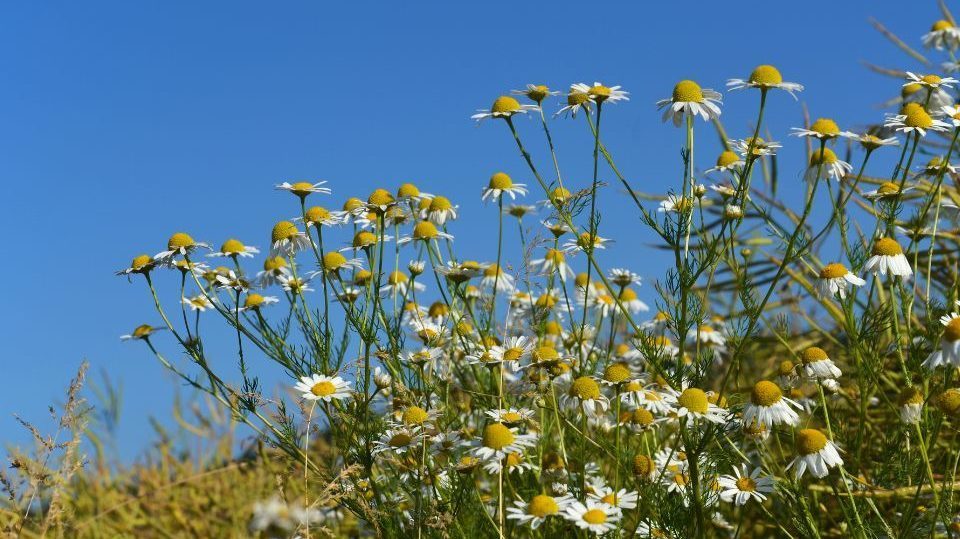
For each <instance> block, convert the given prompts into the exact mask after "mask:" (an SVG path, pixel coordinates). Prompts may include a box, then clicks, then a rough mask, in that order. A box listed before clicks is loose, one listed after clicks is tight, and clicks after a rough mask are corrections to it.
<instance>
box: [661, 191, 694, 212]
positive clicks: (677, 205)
mask: <svg viewBox="0 0 960 539" xmlns="http://www.w3.org/2000/svg"><path fill="white" fill-rule="evenodd" d="M694 204H697V201H696V200H691V199H690V197H686V196H678V195H673V194H671V195H667V198H666V199H664V200H662V201H660V206H659V207H658V208H657V211H658V212H663V213H688V212H691V211H693V207H694Z"/></svg>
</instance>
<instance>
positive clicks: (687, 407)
mask: <svg viewBox="0 0 960 539" xmlns="http://www.w3.org/2000/svg"><path fill="white" fill-rule="evenodd" d="M674 412H675V413H676V414H677V417H691V418H693V419H702V420H704V421H710V422H713V423H720V424H722V423H725V422H726V415H727V412H726V410H724V409H723V408H720V407H719V406H717V405H716V404H713V403H712V402H710V400H709V397H708V396H707V394H706V393H705V392H704V391H703V390H702V389H698V388H695V387H688V388H686V389H684V390H683V391H682V392H681V393H679V394H677V395H676V397H675V401H674Z"/></svg>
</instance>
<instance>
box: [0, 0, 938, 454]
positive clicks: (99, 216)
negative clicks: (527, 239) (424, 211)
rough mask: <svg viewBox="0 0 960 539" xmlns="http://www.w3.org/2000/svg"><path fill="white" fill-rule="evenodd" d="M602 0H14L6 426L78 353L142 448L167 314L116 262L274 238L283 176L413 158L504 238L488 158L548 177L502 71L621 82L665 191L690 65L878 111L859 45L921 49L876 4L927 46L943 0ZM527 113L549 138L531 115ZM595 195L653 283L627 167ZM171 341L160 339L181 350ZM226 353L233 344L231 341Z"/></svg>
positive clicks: (337, 189) (614, 135)
mask: <svg viewBox="0 0 960 539" xmlns="http://www.w3.org/2000/svg"><path fill="white" fill-rule="evenodd" d="M591 6H593V7H588V5H587V4H584V3H583V2H578V3H569V4H566V3H537V2H485V3H483V4H482V5H481V4H478V5H476V6H474V7H468V6H467V4H465V3H460V2H442V3H441V2H432V3H413V2H402V3H398V2H389V3H387V2H384V3H381V4H375V3H369V2H274V3H269V4H267V3H263V2H120V1H116V2H97V1H93V2H6V3H4V4H3V6H0V20H3V21H4V25H3V26H4V31H3V32H0V51H2V52H0V80H2V83H0V118H2V122H0V171H2V178H3V180H2V185H3V188H2V189H3V201H4V202H5V204H4V208H3V211H2V212H0V220H2V226H0V230H2V231H3V232H2V233H3V238H4V242H3V244H4V245H5V246H6V252H7V263H5V264H2V265H0V268H2V269H0V276H2V282H3V283H4V284H5V285H6V286H5V291H4V294H3V295H4V297H5V298H6V299H7V301H6V302H5V308H4V309H3V311H2V314H0V331H2V337H3V342H4V356H3V365H4V376H3V379H4V381H5V384H4V390H3V391H0V440H9V441H23V440H24V436H23V435H22V433H21V432H20V429H19V427H18V426H17V425H16V423H15V422H14V420H13V417H12V414H13V413H14V412H17V413H21V414H22V415H24V416H25V417H26V418H28V419H32V420H43V418H45V417H46V412H45V410H46V406H47V404H48V403H51V402H55V401H56V400H58V399H59V398H61V396H62V394H63V389H64V388H65V386H66V384H67V382H68V380H69V378H70V377H71V376H72V374H73V373H74V371H75V369H76V367H77V365H78V364H79V363H80V361H81V360H82V359H87V360H89V361H90V362H91V364H92V367H93V370H94V371H96V370H100V369H103V370H105V371H107V372H109V373H110V376H111V377H112V378H113V379H114V380H119V381H122V383H123V385H124V387H125V407H124V411H123V416H122V420H121V425H120V438H121V451H122V453H123V454H124V455H127V456H131V455H135V454H136V453H137V451H138V450H139V448H141V447H143V446H144V444H145V443H146V442H147V441H148V438H147V435H148V433H149V427H148V423H147V417H148V416H150V415H152V414H156V415H164V414H165V413H166V412H167V410H168V409H169V404H170V402H171V399H172V395H173V393H174V389H175V384H174V383H173V382H172V381H170V380H169V378H168V377H167V376H165V374H164V372H163V370H162V369H161V367H160V366H159V365H158V364H157V363H156V362H155V361H154V360H153V359H152V357H151V356H150V355H149V352H148V351H147V350H146V348H145V347H143V346H142V345H140V344H139V343H121V342H120V341H119V340H118V337H119V336H120V335H121V334H124V333H128V332H129V331H130V330H131V329H132V328H133V327H134V326H136V325H137V324H140V323H143V322H154V323H157V322H159V320H158V319H157V317H156V316H155V315H154V314H153V311H152V307H151V304H150V302H149V296H147V295H146V290H145V288H144V286H143V284H142V283H141V282H139V281H140V280H139V279H138V280H137V282H136V283H135V284H132V285H130V284H127V283H126V281H125V280H124V279H122V278H118V277H115V276H114V275H113V272H114V271H115V270H117V269H119V268H121V267H124V265H126V264H128V263H129V259H130V258H131V257H132V256H133V255H136V254H139V253H141V252H149V253H155V252H157V251H159V250H161V249H162V247H163V245H164V242H165V239H166V237H167V236H168V235H169V234H170V233H171V232H174V231H177V230H185V231H189V232H190V233H191V234H193V235H194V236H195V237H197V238H198V239H202V240H206V241H210V242H213V243H215V244H219V243H220V242H221V241H223V240H224V239H226V238H227V237H229V236H235V237H237V238H240V239H242V240H244V241H245V242H247V243H248V244H252V245H257V246H259V247H261V248H265V247H267V238H268V234H269V227H270V226H271V225H272V223H273V222H274V221H276V220H278V219H280V218H286V217H290V216H292V215H293V214H294V213H295V211H296V210H295V207H294V201H293V200H292V199H291V197H289V196H284V195H283V194H282V193H277V192H274V191H273V190H272V185H273V184H275V183H279V182H280V181H283V180H288V179H298V178H322V179H326V180H329V181H330V186H331V187H333V189H334V195H333V197H330V198H329V199H328V200H325V201H324V202H325V203H328V204H330V205H333V206H338V205H339V204H340V203H342V201H343V200H344V198H345V197H347V196H350V195H360V196H364V197H365V196H366V194H367V193H369V191H371V190H372V189H373V188H375V187H379V186H386V187H390V188H393V187H395V186H396V185H397V184H399V183H400V182H402V181H415V182H417V183H418V184H419V185H420V186H421V188H422V189H424V190H426V191H430V192H434V193H441V194H445V195H448V196H450V197H451V198H453V199H455V200H456V201H457V202H459V203H460V205H461V210H462V211H463V214H464V215H463V218H462V220H461V221H459V222H457V223H455V224H454V225H453V227H452V232H453V233H454V234H456V235H457V241H458V243H459V244H460V248H461V249H467V250H469V251H470V252H474V253H476V254H475V255H474V256H475V257H476V258H486V259H490V258H492V257H493V254H494V247H495V245H494V244H493V243H492V242H491V241H490V239H489V238H490V236H489V234H488V231H489V230H490V229H489V228H487V226H489V225H492V224H493V223H494V220H493V219H494V217H493V215H494V214H495V211H494V210H493V209H492V208H490V207H489V206H487V207H484V206H483V205H481V203H480V200H479V194H480V189H481V187H482V186H483V185H484V183H485V181H486V179H487V178H488V177H489V175H490V174H491V173H492V172H494V171H496V170H504V171H506V172H508V173H511V174H513V175H514V177H515V179H517V180H518V181H526V182H527V183H533V182H532V178H530V177H529V174H527V173H526V169H525V168H524V166H523V163H522V161H521V160H520V158H519V156H518V155H517V153H516V151H515V148H514V147H513V143H512V141H511V140H510V139H509V138H508V134H507V132H506V130H505V128H504V127H503V126H502V125H500V123H499V122H498V123H490V124H488V125H482V126H480V127H479V128H478V127H477V126H475V125H474V123H473V122H472V121H470V120H469V116H470V114H471V113H472V112H473V111H474V109H476V108H480V107H486V106H489V104H490V102H491V101H492V99H493V98H494V97H496V96H497V95H498V94H499V93H503V92H505V91H507V90H509V89H511V88H521V87H522V86H523V85H524V84H525V83H527V82H536V83H546V84H549V85H551V86H552V87H555V88H558V89H562V88H564V87H566V86H567V85H569V84H570V83H572V82H579V81H583V82H592V81H594V80H600V81H603V82H605V83H607V84H620V85H623V86H624V88H625V89H627V90H628V91H630V92H631V101H629V102H628V103H626V104H618V105H616V106H613V107H610V108H609V110H610V113H609V115H607V114H605V119H604V133H605V139H606V140H607V141H608V145H609V146H610V147H611V149H612V150H613V151H614V153H615V155H616V156H617V158H618V161H619V164H620V165H621V168H622V169H623V170H625V171H626V172H627V173H628V175H629V176H630V178H631V180H632V181H633V182H634V184H635V185H636V186H637V187H638V188H640V189H642V190H646V191H650V192H663V191H665V190H666V189H667V188H669V187H671V186H673V185H675V184H676V182H677V178H678V177H679V174H680V165H679V153H678V152H679V148H680V146H681V144H682V133H681V131H680V130H677V129H674V128H673V127H672V126H669V125H664V124H661V123H660V120H659V113H658V112H657V111H656V109H655V107H654V102H655V101H656V100H657V99H660V98H663V97H667V96H668V95H669V93H670V90H671V88H672V86H673V84H674V83H675V82H676V81H677V80H680V79H683V78H694V79H696V80H698V81H700V82H701V84H703V85H704V86H707V87H713V88H716V89H722V88H723V84H724V81H725V80H726V79H727V78H730V77H746V76H747V75H748V74H749V71H750V69H751V68H752V67H753V66H754V65H756V64H759V63H774V64H776V65H778V66H779V67H780V68H781V70H782V71H783V73H784V76H785V78H786V79H787V80H790V81H796V82H801V83H803V84H805V85H806V86H807V91H805V92H804V93H803V94H802V100H803V101H804V102H806V103H807V104H808V105H809V107H810V109H811V114H812V115H814V116H832V117H835V118H837V119H838V120H839V121H841V123H842V124H843V126H844V127H853V126H856V125H857V124H862V123H864V122H867V121H876V119H878V118H879V117H880V115H881V111H879V110H878V109H876V107H875V105H877V104H879V103H880V102H882V101H883V100H885V99H886V98H888V97H890V96H891V95H893V94H895V93H896V92H897V91H898V84H897V83H896V82H894V81H890V80H889V79H884V78H883V77H880V76H877V75H874V74H871V73H869V72H868V71H867V70H866V69H865V68H864V67H863V66H862V65H861V64H860V61H861V60H872V61H875V62H877V63H879V64H883V65H890V66H900V67H914V66H915V64H912V63H909V62H907V58H906V57H905V56H904V55H903V54H902V53H900V52H899V51H898V50H896V49H895V48H894V47H893V45H891V44H890V43H889V42H887V41H886V40H884V39H883V38H882V37H881V36H880V35H879V34H878V33H876V32H875V31H874V30H873V29H872V28H871V27H870V26H869V25H868V23H867V17H868V16H869V15H873V16H875V17H877V18H878V19H880V20H881V21H883V22H884V23H886V24H887V25H888V26H889V27H890V28H891V29H893V30H894V31H895V32H897V33H899V34H900V35H901V36H902V37H904V38H905V39H907V40H909V41H910V42H911V43H912V44H913V43H917V44H918V41H919V36H920V35H922V34H923V33H924V32H926V31H927V29H928V28H929V26H930V24H931V23H932V22H933V21H934V20H935V19H937V18H939V13H938V11H937V7H936V4H935V2H933V1H932V0H931V1H929V2H919V3H917V5H915V6H911V8H910V9H904V8H903V4H902V3H893V2H889V3H880V2H866V1H850V2H837V1H835V0H833V1H825V0H815V1H814V0H811V1H808V2H804V3H796V2H786V3H779V2H769V1H763V2H760V1H742V2H734V1H731V2H706V1H704V2H683V3H679V4H677V3H670V2H657V3H654V2H623V3H615V2H610V3H603V4H592V5H591ZM683 21H686V22H683ZM755 99H756V94H753V93H738V94H726V95H725V114H724V118H725V120H726V123H727V126H728V128H729V129H730V130H731V132H732V133H731V134H740V135H741V136H742V135H743V132H744V131H745V128H746V126H747V125H748V123H749V121H750V118H752V117H753V115H754V114H755V107H756V104H755ZM558 106H559V105H557V104H556V103H551V104H550V105H549V109H548V110H555V108H557V107H558ZM770 111H771V112H770V115H769V116H768V119H769V121H770V124H769V125H770V126H771V129H772V130H773V131H774V132H775V133H776V134H777V135H776V136H777V138H779V139H780V140H782V141H784V142H785V143H786V145H787V150H788V151H786V152H785V153H790V154H792V155H793V156H794V157H793V159H794V160H793V161H790V160H789V159H786V160H785V161H784V164H785V169H784V172H783V178H784V181H789V180H792V179H796V180H797V181H798V182H799V181H800V180H799V175H800V172H798V168H797V167H798V166H800V165H799V161H798V159H797V157H796V156H798V155H800V154H801V153H802V150H801V148H802V146H801V144H802V143H801V142H799V141H798V140H796V139H792V138H791V139H790V140H788V139H787V137H786V130H787V128H788V127H789V126H796V125H800V124H801V108H800V105H798V104H797V103H795V102H794V101H793V100H792V99H790V98H789V97H788V96H786V95H785V94H779V95H776V96H774V98H773V99H772V102H771V109H770ZM519 123H520V128H521V130H522V131H523V132H524V133H525V134H526V135H527V137H528V140H529V142H530V144H531V146H533V147H534V148H535V150H536V152H537V154H538V155H537V156H538V157H539V158H543V157H544V155H543V152H542V145H541V142H540V138H539V136H538V135H539V134H538V133H537V130H536V124H534V123H530V122H524V121H521V122H519ZM555 130H556V132H557V137H558V144H559V146H560V151H561V154H562V156H563V157H562V159H563V163H562V164H563V166H564V168H565V173H566V176H567V177H568V178H571V179H573V180H572V181H574V182H577V181H578V180H584V181H583V182H581V185H585V184H586V181H585V180H586V179H587V178H589V170H590V169H589V166H590V148H589V136H588V134H587V131H586V126H585V125H584V124H583V121H582V120H581V119H580V118H578V119H577V121H575V122H574V121H569V120H568V121H564V122H559V123H558V125H557V126H556V127H555ZM700 133H701V135H699V139H698V140H703V141H707V142H708V143H709V145H708V146H707V148H708V149H705V150H703V151H701V152H700V153H699V157H700V158H699V159H698V163H697V164H698V166H700V167H701V168H706V167H708V166H711V165H712V163H710V161H711V160H712V159H713V156H714V155H715V148H716V144H715V137H714V136H713V134H712V133H709V134H708V132H707V130H706V129H701V130H700ZM701 148H703V146H701ZM791 165H792V166H791ZM883 170H886V168H884V169H883ZM606 176H609V174H606ZM605 179H610V178H605ZM603 196H604V200H605V205H604V206H603V207H604V208H617V209H618V211H607V212H605V214H604V223H603V225H602V227H603V229H604V230H605V231H606V234H605V235H607V236H611V235H612V236H615V237H617V238H619V239H620V243H619V244H618V245H617V246H616V247H615V248H614V249H613V250H612V252H611V253H610V254H609V255H608V256H609V258H608V259H607V261H606V262H607V264H608V265H614V264H616V265H627V266H630V267H632V268H633V269H634V270H635V271H637V272H639V273H641V274H642V275H643V276H644V277H645V278H646V279H647V281H648V286H645V287H644V288H643V290H642V292H643V296H642V297H643V298H644V299H646V300H647V301H648V302H649V301H651V299H652V297H653V296H652V286H649V283H650V281H652V280H653V279H656V278H658V277H660V276H662V275H663V274H664V271H665V269H666V268H667V263H666V262H665V261H663V262H662V263H661V260H660V259H659V258H657V257H652V258H651V257H649V256H644V254H643V252H639V253H638V252H637V251H636V250H635V248H636V247H637V246H638V244H639V241H638V240H636V239H634V240H633V241H629V240H628V239H627V236H626V234H629V233H632V232H633V231H635V230H636V228H637V226H638V221H637V220H636V218H635V216H634V215H633V214H632V213H628V212H627V211H626V210H627V208H626V206H625V205H624V204H623V203H622V200H621V199H620V197H619V194H618V192H617V191H616V190H615V189H613V188H611V189H608V190H607V192H605V193H604V195H603ZM528 200H529V201H531V202H532V201H533V198H532V197H531V198H529V199H528ZM614 229H619V232H617V231H615V230H614ZM602 234H603V232H602ZM643 238H645V236H641V237H640V239H643ZM516 258H517V257H514V260H516ZM261 260H262V259H257V264H258V263H259V261H261ZM207 316H208V317H212V316H213V315H212V314H210V313H208V315H207ZM211 319H212V318H211ZM169 341H170V340H169V338H168V339H166V340H164V339H160V340H159V342H161V343H162V344H163V345H165V346H166V350H167V351H168V352H170V353H171V354H172V355H173V354H175V351H174V349H173V347H172V346H171V345H172V343H171V342H169ZM261 359H262V358H261ZM222 360H223V361H224V362H227V361H229V362H231V363H232V362H233V355H232V352H231V351H230V349H229V348H226V349H225V350H224V355H223V356H222ZM259 365H260V366H261V367H262V366H263V365H264V363H263V362H262V361H261V362H260V363H259ZM261 374H262V375H264V377H265V380H267V381H268V382H271V383H277V382H279V380H280V379H279V378H277V377H276V376H275V375H271V374H269V372H268V371H264V370H263V369H261Z"/></svg>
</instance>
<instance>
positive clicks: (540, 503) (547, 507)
mask: <svg viewBox="0 0 960 539" xmlns="http://www.w3.org/2000/svg"><path fill="white" fill-rule="evenodd" d="M559 512H560V506H559V505H557V502H556V501H555V500H554V499H553V498H551V497H550V496H547V495H545V494H538V495H536V496H534V497H533V498H532V499H531V500H530V502H529V503H527V514H529V515H533V516H535V517H538V518H544V517H547V516H550V515H556V514H557V513H559Z"/></svg>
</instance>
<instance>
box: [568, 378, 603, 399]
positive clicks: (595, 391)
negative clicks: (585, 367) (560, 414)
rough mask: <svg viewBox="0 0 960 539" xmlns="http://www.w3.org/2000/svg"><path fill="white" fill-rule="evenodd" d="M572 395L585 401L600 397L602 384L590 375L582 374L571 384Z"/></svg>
mask: <svg viewBox="0 0 960 539" xmlns="http://www.w3.org/2000/svg"><path fill="white" fill-rule="evenodd" d="M570 396H571V397H577V398H578V399H580V400H585V401H589V400H596V399H599V398H600V385H599V384H597V382H596V380H594V379H593V378H590V377H589V376H581V377H580V378H577V379H576V380H574V381H573V384H571V385H570Z"/></svg>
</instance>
